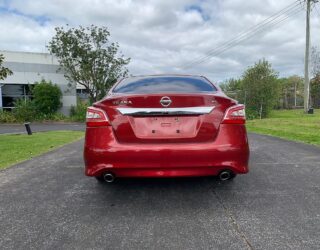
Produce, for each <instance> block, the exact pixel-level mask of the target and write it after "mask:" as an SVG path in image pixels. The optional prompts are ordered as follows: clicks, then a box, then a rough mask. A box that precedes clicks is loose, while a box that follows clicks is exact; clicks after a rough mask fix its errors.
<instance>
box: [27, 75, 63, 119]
mask: <svg viewBox="0 0 320 250" xmlns="http://www.w3.org/2000/svg"><path fill="white" fill-rule="evenodd" d="M32 94H33V102H34V105H35V108H36V110H37V111H38V113H41V114H45V115H50V114H54V113H55V112H56V111H57V110H58V109H59V108H60V107H61V105H62V103H61V101H60V99H61V97H62V93H61V90H60V88H59V87H58V86H57V85H54V84H52V83H51V82H50V81H49V82H46V81H45V80H41V82H36V83H35V85H34V86H33V88H32Z"/></svg>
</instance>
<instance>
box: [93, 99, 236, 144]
mask: <svg viewBox="0 0 320 250" xmlns="http://www.w3.org/2000/svg"><path fill="white" fill-rule="evenodd" d="M234 104H235V101H233V100H232V99H229V98H227V97H225V96H223V95H219V94H148V95H137V94H135V95H110V96H108V97H107V98H105V99H103V100H102V101H100V102H98V103H96V104H95V106H96V107H100V108H102V109H103V110H104V111H105V112H106V113H107V115H108V117H109V120H110V123H111V125H112V127H113V131H114V133H115V136H116V138H117V140H118V141H119V142H121V143H170V142H174V143H178V142H181V143H183V142H184V143H190V142H206V141H213V140H214V139H215V136H216V134H217V132H218V129H219V126H220V123H221V120H222V118H223V115H224V112H225V110H226V108H228V107H230V106H231V105H234Z"/></svg>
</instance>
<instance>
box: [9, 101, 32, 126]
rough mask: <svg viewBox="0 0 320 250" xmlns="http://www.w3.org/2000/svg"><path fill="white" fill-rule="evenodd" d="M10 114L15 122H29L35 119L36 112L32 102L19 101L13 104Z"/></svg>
mask: <svg viewBox="0 0 320 250" xmlns="http://www.w3.org/2000/svg"><path fill="white" fill-rule="evenodd" d="M14 106H15V109H13V111H12V113H13V115H14V117H15V118H16V120H17V121H20V122H31V121H34V120H35V119H36V116H37V111H36V108H35V105H34V103H33V101H30V100H23V99H19V100H17V101H16V102H15V103H14Z"/></svg>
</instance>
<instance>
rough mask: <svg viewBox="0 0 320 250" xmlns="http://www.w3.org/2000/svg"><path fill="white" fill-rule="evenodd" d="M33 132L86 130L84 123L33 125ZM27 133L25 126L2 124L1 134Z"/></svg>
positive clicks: (31, 125) (0, 127) (0, 126)
mask: <svg viewBox="0 0 320 250" xmlns="http://www.w3.org/2000/svg"><path fill="white" fill-rule="evenodd" d="M30 127H31V130H32V132H43V131H52V130H81V131H84V130H85V125H84V124H83V123H31V124H30ZM21 133H27V132H26V128H25V127H24V125H23V124H0V134H21Z"/></svg>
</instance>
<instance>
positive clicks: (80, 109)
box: [70, 100, 89, 122]
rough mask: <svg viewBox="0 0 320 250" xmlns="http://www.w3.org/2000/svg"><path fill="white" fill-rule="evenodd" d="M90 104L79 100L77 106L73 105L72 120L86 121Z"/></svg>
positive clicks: (71, 110)
mask: <svg viewBox="0 0 320 250" xmlns="http://www.w3.org/2000/svg"><path fill="white" fill-rule="evenodd" d="M88 106H89V105H88V104H87V103H85V102H82V101H81V100H78V101H77V105H76V106H71V109H70V118H71V120H72V121H77V122H84V121H85V120H86V112H87V107H88Z"/></svg>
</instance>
